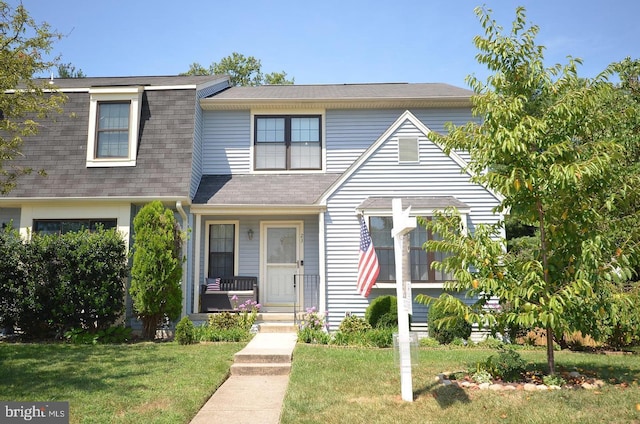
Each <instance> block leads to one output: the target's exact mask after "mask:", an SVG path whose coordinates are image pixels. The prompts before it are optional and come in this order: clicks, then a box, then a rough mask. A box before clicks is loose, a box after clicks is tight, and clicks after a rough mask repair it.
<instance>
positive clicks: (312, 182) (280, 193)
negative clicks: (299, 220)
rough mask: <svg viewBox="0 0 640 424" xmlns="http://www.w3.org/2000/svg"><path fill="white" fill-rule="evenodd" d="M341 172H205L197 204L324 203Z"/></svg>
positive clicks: (196, 199)
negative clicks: (225, 173) (326, 193)
mask: <svg viewBox="0 0 640 424" xmlns="http://www.w3.org/2000/svg"><path fill="white" fill-rule="evenodd" d="M340 175H341V174H239V175H204V176H203V177H202V179H201V180H200V186H199V187H198V191H197V192H196V195H195V197H194V199H193V206H194V207H199V206H205V205H207V206H223V207H224V206H227V207H228V206H239V207H240V206H245V207H270V208H273V207H289V206H302V207H304V206H321V205H320V204H319V203H318V200H319V199H320V197H321V196H322V194H323V193H324V192H325V191H326V190H327V188H329V187H330V186H331V184H332V183H333V182H334V181H335V180H337V179H338V177H339V176H340Z"/></svg>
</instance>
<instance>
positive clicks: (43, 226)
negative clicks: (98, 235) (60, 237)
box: [33, 219, 117, 234]
mask: <svg viewBox="0 0 640 424" xmlns="http://www.w3.org/2000/svg"><path fill="white" fill-rule="evenodd" d="M116 225H117V220H115V219H35V220H34V221H33V231H34V232H35V233H37V234H64V233H69V232H72V231H83V230H87V229H88V230H89V231H96V230H97V229H98V228H99V227H102V228H104V229H105V230H108V229H110V228H115V227H116Z"/></svg>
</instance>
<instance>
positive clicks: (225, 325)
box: [209, 312, 242, 330]
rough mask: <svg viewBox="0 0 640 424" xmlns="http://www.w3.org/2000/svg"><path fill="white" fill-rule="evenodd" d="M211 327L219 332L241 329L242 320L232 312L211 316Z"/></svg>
mask: <svg viewBox="0 0 640 424" xmlns="http://www.w3.org/2000/svg"><path fill="white" fill-rule="evenodd" d="M209 326H210V327H212V328H215V329H218V330H229V329H232V328H241V327H242V326H241V325H240V319H239V316H238V315H237V314H232V313H231V312H219V313H217V314H211V315H209Z"/></svg>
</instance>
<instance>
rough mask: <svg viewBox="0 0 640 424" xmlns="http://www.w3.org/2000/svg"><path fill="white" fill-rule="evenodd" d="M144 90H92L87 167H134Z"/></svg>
mask: <svg viewBox="0 0 640 424" xmlns="http://www.w3.org/2000/svg"><path fill="white" fill-rule="evenodd" d="M143 91H144V89H143V87H105V88H92V89H90V90H89V94H90V105H89V137H88V141H87V166H88V167H112V166H135V165H136V154H137V150H138V128H139V125H140V110H141V109H142V93H143Z"/></svg>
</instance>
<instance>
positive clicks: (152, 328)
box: [142, 315, 160, 340]
mask: <svg viewBox="0 0 640 424" xmlns="http://www.w3.org/2000/svg"><path fill="white" fill-rule="evenodd" d="M159 322H160V317H159V316H158V315H153V316H148V317H142V337H143V338H144V339H145V340H154V339H155V338H156V330H157V328H158V323H159Z"/></svg>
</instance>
